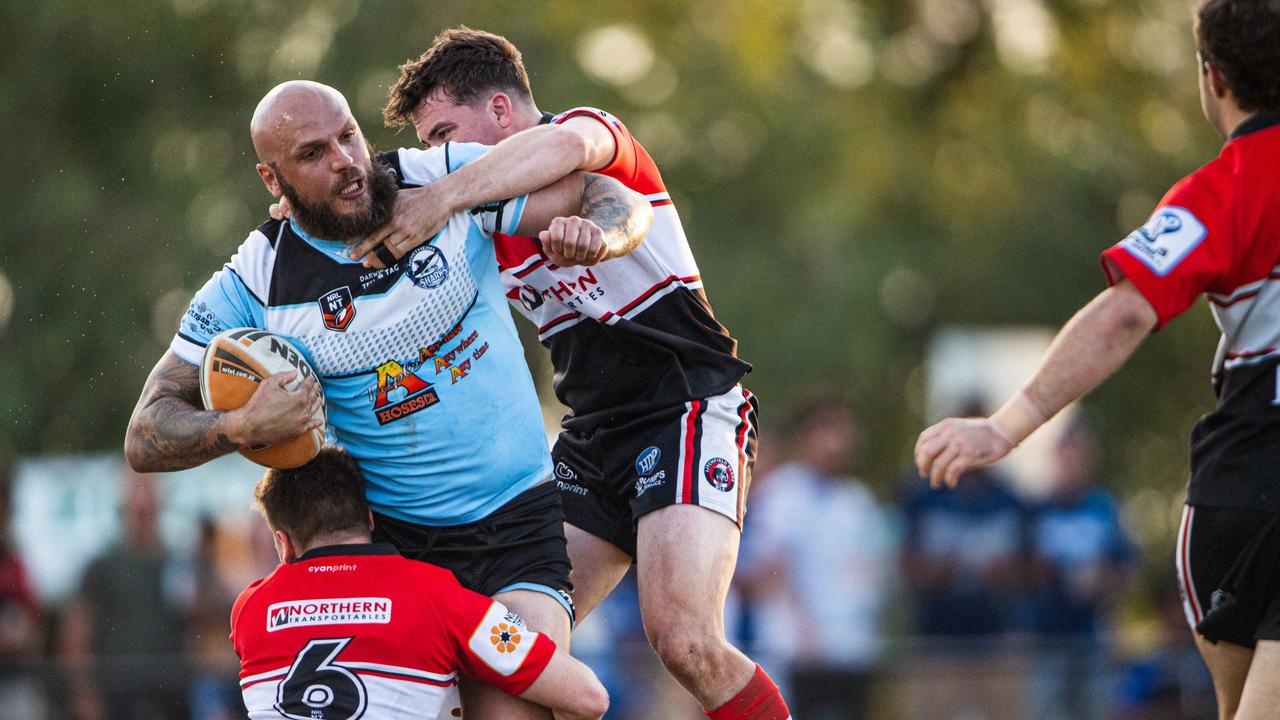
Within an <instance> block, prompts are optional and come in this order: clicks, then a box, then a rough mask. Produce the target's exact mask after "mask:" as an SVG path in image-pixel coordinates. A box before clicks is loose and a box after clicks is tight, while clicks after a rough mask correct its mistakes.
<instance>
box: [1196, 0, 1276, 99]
mask: <svg viewBox="0 0 1280 720" xmlns="http://www.w3.org/2000/svg"><path fill="white" fill-rule="evenodd" d="M1196 45H1197V46H1198V47H1197V49H1198V50H1199V51H1200V57H1201V58H1202V59H1203V60H1205V61H1208V62H1209V63H1211V64H1212V65H1213V66H1214V67H1215V68H1217V69H1218V72H1221V73H1222V75H1223V77H1224V78H1226V81H1227V85H1228V86H1229V87H1230V88H1231V92H1232V93H1233V94H1234V95H1235V97H1236V101H1237V102H1238V103H1239V104H1240V109H1241V110H1244V111H1246V112H1269V111H1276V110H1280V0H1206V2H1205V3H1204V4H1203V5H1201V6H1200V11H1199V12H1198V13H1197V14H1196Z"/></svg>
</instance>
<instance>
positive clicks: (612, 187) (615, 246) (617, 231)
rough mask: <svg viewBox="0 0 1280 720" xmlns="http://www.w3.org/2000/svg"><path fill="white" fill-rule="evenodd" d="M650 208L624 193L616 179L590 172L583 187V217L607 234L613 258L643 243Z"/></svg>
mask: <svg viewBox="0 0 1280 720" xmlns="http://www.w3.org/2000/svg"><path fill="white" fill-rule="evenodd" d="M648 211H649V208H648V206H647V205H644V204H642V203H641V202H640V201H639V200H638V199H637V198H636V196H635V195H632V194H630V193H627V192H625V188H623V186H622V184H621V183H619V182H618V181H617V180H614V179H612V178H608V177H605V176H603V175H595V174H592V173H588V174H587V176H586V177H585V178H584V180H583V185H582V217H584V218H586V219H587V220H590V221H592V222H594V223H595V224H596V225H599V226H600V229H601V230H602V231H604V237H605V242H606V243H608V245H609V250H610V253H609V254H610V255H611V256H618V255H625V254H627V253H629V252H631V251H632V250H634V249H635V247H636V246H637V245H639V244H640V239H641V238H642V237H643V235H644V233H643V231H641V230H640V225H641V223H642V222H643V221H642V220H641V218H643V217H646V214H647V212H648Z"/></svg>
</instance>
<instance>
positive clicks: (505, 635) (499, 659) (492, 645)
mask: <svg viewBox="0 0 1280 720" xmlns="http://www.w3.org/2000/svg"><path fill="white" fill-rule="evenodd" d="M537 637H538V633H536V632H534V631H532V630H530V629H529V628H528V626H527V625H525V622H524V620H523V619H522V618H521V617H520V616H519V615H516V614H515V613H513V612H508V611H507V608H506V607H504V606H503V605H502V603H498V602H495V603H493V604H492V605H490V606H489V612H487V613H485V616H484V619H483V620H481V622H480V625H479V627H477V628H476V630H475V632H474V633H473V634H472V635H471V639H470V641H468V643H467V646H468V647H470V648H471V652H473V653H475V654H476V656H477V657H479V658H480V659H481V660H483V661H484V663H485V664H486V665H488V666H489V667H490V668H492V669H493V671H494V672H496V673H498V674H499V675H502V676H503V677H511V676H512V675H513V674H515V672H516V671H517V670H519V669H520V666H521V665H522V664H524V660H525V658H526V657H528V656H529V650H530V649H531V648H532V647H533V643H534V641H535V640H537Z"/></svg>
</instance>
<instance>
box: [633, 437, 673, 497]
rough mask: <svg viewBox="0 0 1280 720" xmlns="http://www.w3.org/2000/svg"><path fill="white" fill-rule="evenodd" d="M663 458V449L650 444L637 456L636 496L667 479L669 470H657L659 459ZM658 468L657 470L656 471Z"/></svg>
mask: <svg viewBox="0 0 1280 720" xmlns="http://www.w3.org/2000/svg"><path fill="white" fill-rule="evenodd" d="M661 459H662V450H660V449H658V448H657V447H654V446H649V447H647V448H645V449H644V450H642V451H641V452H640V454H639V455H637V456H636V475H638V476H639V477H637V478H636V497H640V496H641V495H643V494H644V493H645V491H646V490H650V489H652V488H656V487H658V486H659V485H662V484H663V483H665V482H666V481H667V471H666V470H657V467H658V461H659V460H661ZM655 470H657V472H654V471H655Z"/></svg>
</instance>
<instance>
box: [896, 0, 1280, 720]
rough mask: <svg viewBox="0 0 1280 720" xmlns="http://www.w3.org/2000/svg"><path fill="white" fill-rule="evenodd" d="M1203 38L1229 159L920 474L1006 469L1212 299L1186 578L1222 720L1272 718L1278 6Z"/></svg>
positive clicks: (1242, 8) (1278, 693)
mask: <svg viewBox="0 0 1280 720" xmlns="http://www.w3.org/2000/svg"><path fill="white" fill-rule="evenodd" d="M1196 38H1197V44H1198V50H1199V52H1198V54H1197V59H1198V61H1199V62H1198V64H1199V70H1200V97H1201V104H1202V106H1203V109H1204V112H1205V116H1206V117H1207V118H1208V120H1209V122H1210V124H1211V125H1213V127H1214V129H1215V130H1217V131H1218V133H1219V134H1220V135H1221V136H1222V137H1224V138H1225V139H1226V145H1225V146H1224V147H1223V149H1222V152H1221V154H1220V155H1219V156H1218V158H1217V159H1216V160H1213V161H1212V162H1210V163H1209V164H1207V165H1205V166H1204V167H1202V168H1200V169H1199V170H1197V171H1196V172H1194V173H1192V174H1191V175H1189V176H1188V177H1186V178H1185V179H1183V180H1181V181H1179V182H1178V183H1177V184H1175V185H1174V186H1173V187H1172V188H1171V189H1170V190H1169V192H1168V193H1167V194H1166V195H1165V196H1164V198H1163V199H1162V200H1161V201H1160V203H1159V205H1158V206H1157V207H1156V210H1155V212H1154V214H1152V216H1151V218H1150V220H1148V221H1147V223H1146V224H1144V225H1143V226H1142V227H1141V228H1139V229H1137V230H1135V231H1134V232H1133V233H1132V234H1130V235H1129V236H1128V237H1126V238H1125V239H1124V240H1122V241H1121V242H1120V243H1118V244H1117V245H1115V246H1114V247H1112V248H1110V249H1108V250H1107V251H1106V252H1104V253H1103V254H1102V265H1103V268H1104V270H1105V272H1106V276H1107V280H1108V282H1109V284H1110V285H1111V287H1110V289H1108V290H1106V291H1104V292H1103V293H1102V294H1100V295H1099V296H1098V297H1097V298H1095V299H1094V300H1093V302H1091V303H1089V304H1088V305H1087V306H1086V307H1085V308H1084V309H1082V310H1081V311H1080V312H1079V313H1077V314H1076V316H1075V317H1074V318H1072V320H1071V321H1070V322H1069V323H1067V325H1066V326H1065V327H1064V328H1063V329H1062V331H1061V332H1060V333H1059V335H1058V337H1057V339H1056V340H1055V341H1054V343H1053V345H1052V346H1051V347H1050V348H1049V351H1048V354H1047V355H1046V357H1045V358H1044V360H1043V361H1042V363H1041V365H1040V367H1039V369H1038V370H1037V371H1036V373H1035V374H1034V375H1033V376H1032V378H1031V379H1030V380H1029V381H1028V382H1027V384H1026V385H1025V386H1023V388H1022V390H1021V391H1019V392H1018V393H1017V394H1015V395H1014V397H1013V398H1011V399H1010V400H1009V401H1008V402H1006V403H1005V404H1004V405H1003V406H1002V407H1001V408H1000V409H999V410H998V411H996V413H995V414H993V415H992V416H991V417H989V418H981V419H956V418H952V419H947V420H944V421H942V422H940V423H938V424H937V425H934V426H933V427H931V428H929V429H927V430H925V431H924V432H923V433H921V435H920V438H919V440H918V441H917V443H916V463H917V465H918V466H919V469H920V472H921V473H922V474H924V475H929V476H930V478H931V480H932V481H933V483H934V484H935V485H937V484H939V483H944V482H945V483H946V484H948V485H952V486H954V484H955V482H956V479H957V478H958V477H959V476H960V474H961V473H963V472H965V471H967V470H968V469H970V468H972V467H975V466H978V465H984V464H987V463H991V462H995V461H996V460H998V459H1000V458H1002V457H1004V456H1005V455H1006V454H1008V453H1009V452H1010V451H1011V450H1012V449H1013V448H1014V447H1016V446H1017V445H1018V443H1020V442H1021V441H1022V440H1023V439H1025V438H1026V437H1027V436H1028V435H1030V434H1031V433H1032V432H1033V431H1034V430H1035V429H1036V428H1038V427H1039V426H1040V425H1041V424H1042V423H1043V422H1044V421H1045V420H1046V419H1047V418H1049V417H1052V416H1053V415H1054V414H1056V413H1057V412H1058V411H1060V410H1061V409H1062V408H1063V407H1065V406H1066V405H1067V404H1069V403H1070V402H1072V401H1074V400H1076V399H1077V398H1079V397H1081V396H1083V395H1084V394H1086V393H1087V392H1089V391H1090V390H1092V389H1093V388H1094V387H1096V386H1097V385H1098V384H1099V383H1101V382H1102V381H1103V380H1104V379H1106V378H1107V377H1109V376H1110V375H1111V374H1112V373H1113V372H1114V371H1115V370H1116V369H1118V368H1119V367H1120V366H1121V365H1122V364H1123V363H1124V361H1125V360H1127V359H1128V357H1129V356H1130V355H1131V354H1132V353H1133V352H1134V351H1135V350H1136V349H1137V347H1138V345H1139V344H1140V343H1141V342H1142V340H1143V338H1144V337H1146V335H1147V334H1148V333H1150V332H1152V331H1154V330H1158V329H1159V328H1160V327H1162V326H1163V325H1164V324H1165V323H1166V322H1168V321H1169V320H1171V319H1172V318H1173V317H1175V316H1177V315H1178V314H1179V313H1181V312H1183V311H1184V310H1186V309H1187V308H1188V307H1190V305H1191V304H1192V303H1193V302H1194V301H1195V300H1196V298H1198V297H1199V296H1200V295H1205V296H1206V297H1207V298H1208V301H1209V305H1210V310H1211V311H1212V313H1213V316H1214V319H1215V320H1216V321H1217V324H1218V326H1219V328H1220V329H1221V330H1222V339H1221V342H1220V343H1219V346H1218V352H1217V355H1216V357H1215V360H1214V363H1213V380H1214V389H1215V391H1216V393H1217V396H1218V403H1217V407H1215V408H1214V409H1213V410H1212V411H1211V412H1209V413H1208V414H1207V415H1205V416H1204V417H1202V418H1201V419H1200V421H1199V422H1198V423H1196V427H1195V429H1194V430H1193V432H1192V435H1191V480H1190V484H1189V487H1188V493H1187V505H1186V508H1185V509H1184V512H1183V517H1182V524H1181V527H1180V530H1179V534H1178V545H1177V556H1176V557H1177V562H1176V566H1177V571H1178V580H1179V589H1180V590H1181V592H1182V595H1183V605H1184V609H1185V611H1186V616H1187V621H1188V623H1189V624H1190V625H1191V627H1192V628H1193V630H1194V632H1195V637H1196V643H1197V645H1198V646H1199V648H1200V652H1201V654H1202V655H1203V657H1204V659H1205V663H1206V664H1207V665H1208V667H1209V670H1210V672H1211V673H1212V674H1213V679H1214V687H1215V690H1216V691H1217V696H1218V710H1219V715H1220V717H1222V718H1223V719H1224V720H1228V719H1230V718H1235V720H1252V719H1254V718H1270V717H1275V712H1276V711H1275V708H1276V707H1277V706H1280V2H1275V0H1207V1H1206V2H1202V4H1201V6H1200V9H1199V11H1198V13H1197V19H1196Z"/></svg>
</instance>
